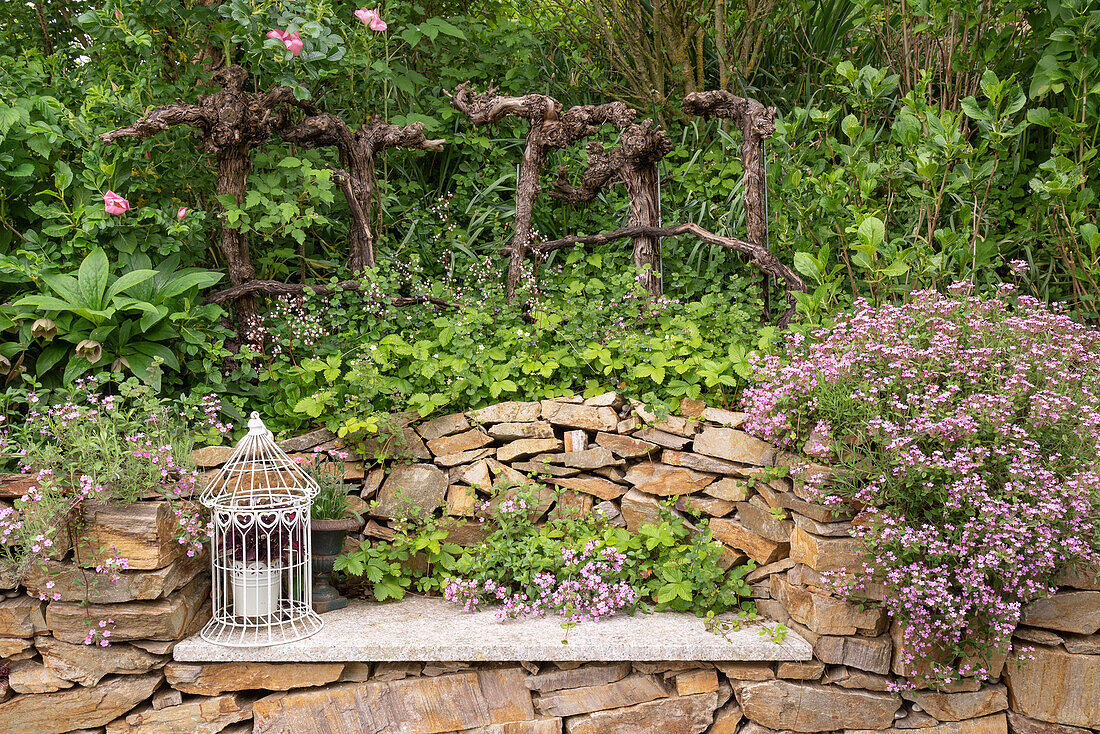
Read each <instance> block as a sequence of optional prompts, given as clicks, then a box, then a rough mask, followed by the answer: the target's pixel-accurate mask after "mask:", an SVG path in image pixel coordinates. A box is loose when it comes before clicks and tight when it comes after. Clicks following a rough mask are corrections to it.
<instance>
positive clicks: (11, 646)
mask: <svg viewBox="0 0 1100 734" xmlns="http://www.w3.org/2000/svg"><path fill="white" fill-rule="evenodd" d="M32 645H34V643H33V642H32V641H31V639H30V638H29V637H0V660H7V659H9V658H12V657H13V656H15V655H18V654H20V653H21V652H24V651H26V650H29V649H30V648H31V646H32Z"/></svg>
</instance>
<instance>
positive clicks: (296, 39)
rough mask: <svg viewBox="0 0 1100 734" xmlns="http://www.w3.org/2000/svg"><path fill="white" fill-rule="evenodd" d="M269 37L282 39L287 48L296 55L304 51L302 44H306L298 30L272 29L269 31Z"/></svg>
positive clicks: (277, 39)
mask: <svg viewBox="0 0 1100 734" xmlns="http://www.w3.org/2000/svg"><path fill="white" fill-rule="evenodd" d="M267 37H268V38H274V39H275V40H276V41H282V42H283V45H284V46H286V48H287V50H288V51H290V53H292V54H294V55H295V56H297V55H298V54H300V53H302V46H303V45H304V44H303V43H302V38H301V36H299V35H298V32H297V31H295V32H293V33H288V32H287V31H280V30H278V29H272V30H270V31H268V32H267Z"/></svg>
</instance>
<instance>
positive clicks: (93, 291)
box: [77, 247, 111, 310]
mask: <svg viewBox="0 0 1100 734" xmlns="http://www.w3.org/2000/svg"><path fill="white" fill-rule="evenodd" d="M110 274H111V264H110V262H108V261H107V253H105V252H104V251H103V248H101V247H97V248H95V249H94V250H92V251H91V252H90V253H88V256H87V257H86V258H84V261H83V262H82V263H80V269H79V270H78V271H77V283H78V285H79V286H80V296H81V298H82V300H83V302H84V303H83V305H85V306H87V307H88V308H91V309H97V310H98V309H102V308H103V307H104V306H106V305H107V299H105V298H104V297H103V295H104V293H105V292H106V291H107V279H108V277H109V276H110Z"/></svg>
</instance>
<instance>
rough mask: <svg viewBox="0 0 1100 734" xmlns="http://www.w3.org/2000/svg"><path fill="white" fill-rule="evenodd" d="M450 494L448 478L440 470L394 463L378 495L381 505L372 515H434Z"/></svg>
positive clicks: (429, 466)
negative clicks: (435, 510)
mask: <svg viewBox="0 0 1100 734" xmlns="http://www.w3.org/2000/svg"><path fill="white" fill-rule="evenodd" d="M446 491H447V477H446V475H445V474H444V473H443V472H442V471H440V470H439V468H438V467H436V466H433V465H431V464H393V465H391V467H390V475H389V476H388V477H386V480H385V481H384V482H383V483H382V489H381V490H380V491H379V493H378V504H377V506H375V508H374V509H373V510H372V511H371V512H372V514H374V515H375V516H377V517H388V518H397V517H403V516H405V515H409V514H417V515H420V514H425V513H430V512H432V511H433V510H434V509H435V508H437V507H439V505H440V503H441V502H442V501H443V495H444V494H445V493H446ZM416 508H419V511H416Z"/></svg>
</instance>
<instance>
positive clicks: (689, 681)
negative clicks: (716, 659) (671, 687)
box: [673, 669, 718, 696]
mask: <svg viewBox="0 0 1100 734" xmlns="http://www.w3.org/2000/svg"><path fill="white" fill-rule="evenodd" d="M673 680H675V681H676V695H677V696H691V695H693V694H696V693H711V692H713V691H717V690H718V672H717V671H715V670H713V669H711V670H690V671H687V672H685V673H677V674H676V675H675V676H674V677H673Z"/></svg>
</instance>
